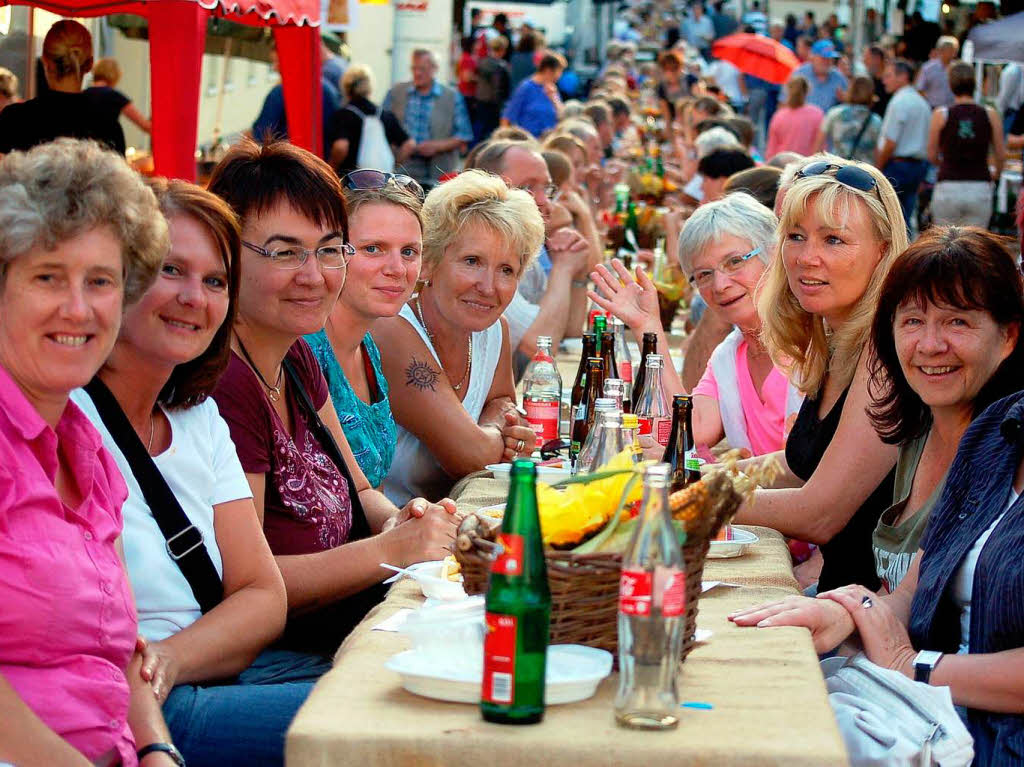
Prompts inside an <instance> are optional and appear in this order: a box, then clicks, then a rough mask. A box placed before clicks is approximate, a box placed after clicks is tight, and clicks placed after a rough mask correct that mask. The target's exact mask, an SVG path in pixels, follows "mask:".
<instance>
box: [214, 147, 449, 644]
mask: <svg viewBox="0 0 1024 767" xmlns="http://www.w3.org/2000/svg"><path fill="white" fill-rule="evenodd" d="M210 190H211V191H213V192H215V193H216V194H219V195H220V196H221V197H223V198H224V199H225V200H227V202H228V204H229V205H231V207H232V208H233V209H234V211H235V213H236V215H237V216H238V218H239V221H240V223H241V234H242V237H241V241H242V259H241V267H242V279H241V286H240V290H239V295H238V316H237V319H236V320H235V325H234V333H233V338H232V343H231V350H232V356H231V360H230V361H229V363H228V368H227V371H226V372H225V373H224V376H223V377H222V378H221V380H220V383H219V384H218V385H217V388H216V390H215V391H214V399H216V401H217V405H218V407H219V408H220V411H221V414H222V415H223V416H224V419H225V420H226V421H227V422H228V426H229V427H230V430H231V437H232V439H233V441H234V443H235V446H236V448H237V449H238V457H239V460H240V461H241V464H242V468H243V469H244V471H245V473H246V478H247V479H248V481H249V485H250V487H251V488H252V494H253V501H254V502H255V504H256V512H257V514H258V515H259V517H260V519H261V520H262V522H263V530H264V533H265V534H266V537H267V541H268V543H269V544H270V549H271V551H272V552H273V553H274V554H275V556H276V558H277V563H278V566H279V567H280V569H281V574H282V576H283V577H284V583H285V588H286V589H287V593H288V608H289V618H288V622H287V624H286V626H285V633H284V638H283V640H282V642H281V643H280V644H279V647H281V648H282V649H291V650H298V651H307V652H317V653H320V654H322V655H329V654H331V653H333V652H334V651H335V650H337V648H338V644H339V643H340V641H341V639H342V638H343V637H344V636H345V634H346V633H347V632H348V630H349V629H351V627H352V626H353V625H354V624H355V623H356V622H358V620H360V619H361V618H362V616H363V615H364V614H365V612H366V610H367V609H369V607H370V606H372V604H374V603H375V602H376V601H377V600H378V599H379V598H380V596H381V592H380V591H379V590H378V589H375V588H371V587H374V586H377V585H378V584H379V583H380V581H381V580H383V579H384V578H385V577H386V575H387V572H386V571H385V570H383V569H381V568H380V566H379V565H380V563H381V562H388V563H391V564H395V565H399V566H405V565H408V564H411V563H413V562H418V561H423V560H430V559H440V558H441V557H443V556H444V555H445V554H446V553H447V551H446V548H445V547H446V546H447V545H449V544H450V543H451V540H452V538H453V537H454V530H455V528H454V518H453V517H452V516H451V513H450V512H454V510H455V507H454V504H452V503H451V502H450V501H447V502H445V505H444V506H438V505H434V504H429V503H427V502H426V501H425V500H424V499H422V498H412V499H410V501H409V502H408V503H407V504H405V506H404V507H403V508H402V509H401V510H399V509H398V508H396V507H395V506H394V505H393V504H391V503H390V502H389V501H388V500H387V499H386V498H385V497H384V496H383V495H382V494H381V493H379V492H378V491H376V490H374V489H373V488H372V487H371V486H370V484H369V482H368V481H367V479H366V476H365V475H364V474H363V472H362V470H361V469H360V468H359V464H358V463H357V462H356V460H355V458H354V456H353V455H352V450H351V448H350V447H349V444H348V440H347V439H346V438H345V434H344V432H343V430H342V429H341V426H340V424H339V422H338V416H337V413H336V412H335V410H334V406H333V405H332V404H331V402H330V398H329V396H328V391H327V385H326V383H325V381H324V378H323V375H322V373H321V372H320V366H319V365H318V364H317V362H316V358H315V357H314V356H313V353H312V352H311V351H310V349H309V345H308V344H307V343H306V342H305V341H304V340H302V336H303V335H304V334H306V333H312V332H315V331H317V330H320V329H321V328H322V327H324V323H325V322H326V320H327V316H328V314H329V313H330V311H331V309H332V307H333V306H334V303H335V302H336V301H337V299H338V294H339V293H340V292H341V289H342V286H343V285H344V283H345V275H346V266H347V263H348V261H349V258H350V257H351V253H352V250H353V249H352V246H351V245H350V244H349V243H348V219H347V216H346V212H345V201H344V197H343V194H342V190H341V184H340V182H339V181H338V178H337V176H336V175H335V174H334V172H333V171H332V170H331V168H330V166H328V165H327V164H326V163H325V162H323V161H322V160H320V159H318V158H316V157H314V156H313V155H312V154H310V153H308V152H306V151H304V150H301V149H299V148H297V147H294V146H292V145H291V144H288V143H285V142H273V143H270V144H266V145H260V144H257V143H256V142H254V141H251V140H247V141H242V142H240V143H238V144H236V145H235V146H234V147H232V149H231V150H230V151H229V152H228V154H227V155H226V156H225V158H224V159H223V160H222V161H221V163H220V164H219V165H218V166H217V167H216V168H215V169H214V172H213V176H212V178H211V180H210Z"/></svg>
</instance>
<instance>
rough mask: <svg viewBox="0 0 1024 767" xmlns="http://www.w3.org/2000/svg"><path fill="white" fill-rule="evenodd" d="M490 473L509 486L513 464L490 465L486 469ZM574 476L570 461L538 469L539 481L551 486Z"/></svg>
mask: <svg viewBox="0 0 1024 767" xmlns="http://www.w3.org/2000/svg"><path fill="white" fill-rule="evenodd" d="M485 468H486V469H487V470H488V471H490V472H491V473H492V474H493V475H494V478H495V479H497V480H499V481H501V482H504V483H505V484H506V485H507V484H508V479H509V473H510V472H511V471H512V464H510V463H490V464H488V465H487V466H486V467H485ZM571 476H572V470H571V469H570V468H569V462H568V461H562V463H561V464H560V465H559V464H555V465H553V466H538V467H537V479H538V480H539V481H541V482H544V483H546V484H549V485H553V484H555V483H556V482H561V481H562V480H563V479H569V477H571Z"/></svg>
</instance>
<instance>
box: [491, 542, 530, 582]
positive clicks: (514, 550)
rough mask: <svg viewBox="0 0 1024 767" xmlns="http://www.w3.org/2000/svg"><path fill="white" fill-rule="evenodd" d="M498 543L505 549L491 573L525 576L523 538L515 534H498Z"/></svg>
mask: <svg viewBox="0 0 1024 767" xmlns="http://www.w3.org/2000/svg"><path fill="white" fill-rule="evenodd" d="M498 543H500V544H501V545H502V547H503V548H504V549H505V550H504V551H502V552H501V554H499V555H498V558H497V559H495V560H494V563H493V564H492V565H491V572H492V573H497V574H498V575H522V574H523V550H524V548H525V546H524V541H523V536H521V535H516V534H515V533H498Z"/></svg>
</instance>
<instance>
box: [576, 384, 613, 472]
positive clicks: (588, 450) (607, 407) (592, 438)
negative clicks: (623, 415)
mask: <svg viewBox="0 0 1024 767" xmlns="http://www.w3.org/2000/svg"><path fill="white" fill-rule="evenodd" d="M616 410H617V408H616V407H615V400H613V399H611V398H610V397H598V398H597V400H596V401H595V402H594V425H593V427H592V428H591V429H590V431H589V432H588V433H587V438H586V440H584V442H583V445H582V446H581V447H580V454H579V458H578V459H577V460H576V473H580V472H583V473H586V472H588V471H590V469H589V468H588V467H589V466H590V465H591V464H592V463H593V460H592V458H593V453H594V446H595V445H596V444H597V439H598V432H599V431H600V429H599V428H598V424H600V423H601V417H602V415H603V414H604V413H610V412H612V411H616ZM598 465H600V464H598Z"/></svg>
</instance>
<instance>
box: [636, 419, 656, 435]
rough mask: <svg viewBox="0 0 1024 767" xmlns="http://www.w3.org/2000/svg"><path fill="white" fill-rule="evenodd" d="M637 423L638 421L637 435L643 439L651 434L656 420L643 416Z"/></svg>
mask: <svg viewBox="0 0 1024 767" xmlns="http://www.w3.org/2000/svg"><path fill="white" fill-rule="evenodd" d="M636 421H637V426H638V427H639V429H638V431H637V435H638V436H641V437H643V436H645V435H647V434H650V433H651V429H652V428H653V427H654V419H653V418H648V417H647V416H645V415H642V416H638V417H637V419H636Z"/></svg>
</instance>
